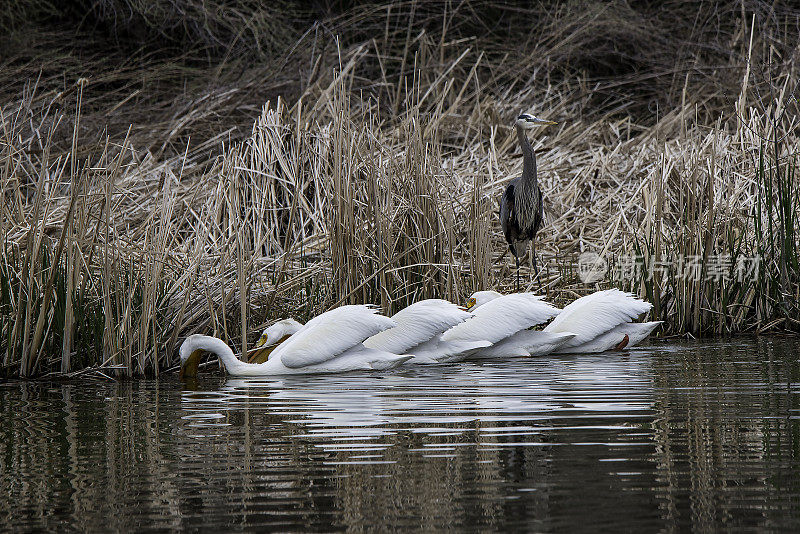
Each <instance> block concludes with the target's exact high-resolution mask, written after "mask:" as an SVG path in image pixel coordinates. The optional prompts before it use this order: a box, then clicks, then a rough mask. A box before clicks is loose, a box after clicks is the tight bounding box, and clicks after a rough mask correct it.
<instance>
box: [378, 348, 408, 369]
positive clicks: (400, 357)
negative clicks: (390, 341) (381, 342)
mask: <svg viewBox="0 0 800 534" xmlns="http://www.w3.org/2000/svg"><path fill="white" fill-rule="evenodd" d="M413 357H414V355H413V354H391V353H388V352H387V353H385V355H384V356H383V357H381V358H375V359H374V360H370V362H369V365H370V367H372V368H373V369H375V370H376V371H385V370H386V369H394V368H395V367H397V366H399V365H403V364H404V363H405V362H407V361H408V360H410V359H411V358H413Z"/></svg>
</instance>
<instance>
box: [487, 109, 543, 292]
mask: <svg viewBox="0 0 800 534" xmlns="http://www.w3.org/2000/svg"><path fill="white" fill-rule="evenodd" d="M550 124H557V123H555V122H553V121H548V120H544V119H540V118H538V117H534V116H533V115H528V114H527V113H523V114H522V115H520V116H519V117H517V122H516V126H517V138H518V139H519V146H520V148H521V149H522V158H523V159H522V175H521V176H517V177H516V178H514V179H513V180H511V182H510V183H509V184H508V187H506V191H505V193H503V196H502V198H501V199H500V225H501V226H502V227H503V233H504V234H505V236H506V242H508V248H509V249H510V250H511V253H512V254H513V255H514V259H515V260H516V261H517V291H519V259H520V257H521V256H524V255H525V250H526V249H527V248H528V243H530V242H531V241H532V240H533V239H534V238H535V237H536V233H537V232H538V231H539V228H541V226H542V190H541V189H539V181H538V179H537V177H536V154H535V153H534V151H533V147H532V146H531V143H530V141H528V136H527V135H526V134H525V132H526V131H527V130H532V129H533V128H535V127H537V126H547V125H550ZM533 269H534V276H537V275H538V274H539V269H538V267H537V266H536V245H535V244H534V246H533Z"/></svg>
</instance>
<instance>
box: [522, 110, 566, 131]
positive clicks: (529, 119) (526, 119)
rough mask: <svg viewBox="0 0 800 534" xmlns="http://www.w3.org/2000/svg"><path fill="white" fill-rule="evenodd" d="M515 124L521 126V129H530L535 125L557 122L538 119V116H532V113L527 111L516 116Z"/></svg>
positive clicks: (547, 124)
mask: <svg viewBox="0 0 800 534" xmlns="http://www.w3.org/2000/svg"><path fill="white" fill-rule="evenodd" d="M516 124H517V126H519V127H520V128H522V129H523V130H532V129H533V128H536V127H537V126H550V125H553V124H558V123H557V122H554V121H548V120H545V119H540V118H539V117H534V116H533V115H529V114H527V113H523V114H522V115H520V116H519V117H517V123H516Z"/></svg>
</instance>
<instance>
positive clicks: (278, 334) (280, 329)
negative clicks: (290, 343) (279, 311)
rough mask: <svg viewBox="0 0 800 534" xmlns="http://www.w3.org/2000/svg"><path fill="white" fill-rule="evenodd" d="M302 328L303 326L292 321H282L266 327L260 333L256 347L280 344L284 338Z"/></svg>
mask: <svg viewBox="0 0 800 534" xmlns="http://www.w3.org/2000/svg"><path fill="white" fill-rule="evenodd" d="M301 328H303V324H302V323H300V322H299V321H295V320H294V319H282V320H280V321H278V322H277V323H275V324H273V325H271V326H269V327H267V328H265V329H264V331H263V332H262V333H261V338H259V340H258V343H256V347H263V346H270V345H277V344H278V343H282V342H283V341H284V340H286V338H288V337H289V336H291V335H292V334H295V333H296V332H297V331H298V330H300V329H301Z"/></svg>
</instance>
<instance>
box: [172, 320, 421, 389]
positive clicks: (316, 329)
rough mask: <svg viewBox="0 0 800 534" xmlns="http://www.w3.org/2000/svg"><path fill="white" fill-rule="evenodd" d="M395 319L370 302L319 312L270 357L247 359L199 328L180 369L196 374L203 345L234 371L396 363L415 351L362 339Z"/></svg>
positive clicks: (244, 373)
mask: <svg viewBox="0 0 800 534" xmlns="http://www.w3.org/2000/svg"><path fill="white" fill-rule="evenodd" d="M298 324H299V323H298ZM395 325H396V323H395V322H394V321H393V320H392V319H390V318H388V317H385V316H383V315H378V314H377V313H376V311H375V310H374V309H373V308H371V307H369V306H358V305H354V306H342V307H340V308H336V309H333V310H330V311H328V312H325V313H323V314H321V315H319V316H317V317H314V318H313V319H311V320H310V321H309V322H308V323H306V325H305V326H302V327H300V328H298V329H297V330H296V332H295V333H294V334H293V335H292V336H291V337H290V338H289V339H287V340H286V341H285V342H284V343H282V344H281V345H280V346H278V347H277V348H276V349H275V350H274V351H273V353H272V354H271V355H270V356H271V357H270V358H269V359H268V361H266V362H264V363H247V362H243V361H241V360H239V359H238V358H236V356H235V355H234V354H233V351H232V350H231V349H230V347H228V345H226V344H225V342H223V341H222V340H220V339H217V338H215V337H211V336H202V335H199V334H195V335H191V336H189V337H188V338H186V340H185V341H184V342H183V344H182V345H181V348H180V356H181V373H180V374H181V377H183V376H196V375H197V365H198V363H199V361H200V355H201V354H202V352H203V351H207V352H211V353H213V354H216V356H217V357H218V358H219V359H220V361H222V364H223V365H224V366H225V370H226V371H227V372H228V374H230V375H232V376H271V375H285V374H307V373H339V372H344V371H356V370H370V369H379V370H383V369H390V368H392V367H396V366H398V365H400V364H402V363H403V362H405V361H407V360H409V359H411V358H412V356H410V355H397V354H392V353H389V352H386V351H381V350H376V349H368V348H367V347H365V346H364V345H363V344H362V341H364V340H365V339H366V338H368V337H370V336H373V335H375V334H377V333H378V332H382V331H383V330H386V329H387V328H392V327H393V326H395Z"/></svg>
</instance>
